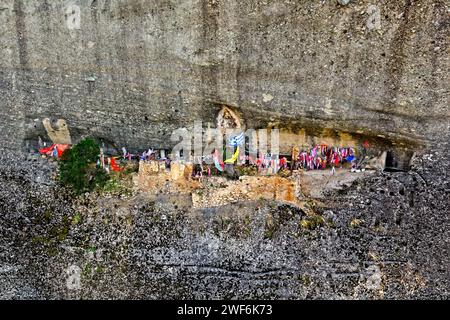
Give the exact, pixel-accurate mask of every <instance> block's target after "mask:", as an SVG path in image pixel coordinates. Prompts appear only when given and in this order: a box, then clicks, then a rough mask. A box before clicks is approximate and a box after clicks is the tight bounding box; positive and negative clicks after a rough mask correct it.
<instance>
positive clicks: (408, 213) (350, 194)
mask: <svg viewBox="0 0 450 320" xmlns="http://www.w3.org/2000/svg"><path fill="white" fill-rule="evenodd" d="M11 156H12V158H10V159H9V161H12V159H16V155H11ZM14 161H15V160H14ZM1 163H2V166H1V175H0V177H1V178H0V179H1V181H0V182H1V184H2V185H3V186H4V187H2V189H1V190H0V200H1V201H0V212H1V213H2V214H1V215H0V236H1V239H2V242H1V246H2V248H1V249H2V250H1V255H0V270H1V272H0V288H1V290H0V296H1V297H4V298H84V299H87V298H180V299H181V298H283V299H287V298H336V299H341V298H350V299H353V298H358V299H366V298H367V299H373V298H375V299H378V298H385V299H388V298H408V299H409V298H449V297H450V283H449V279H450V277H449V276H450V270H449V265H450V264H449V262H450V261H449V254H448V251H449V248H450V246H449V236H450V234H449V230H450V228H449V226H450V221H449V214H448V207H449V205H450V201H449V199H450V197H449V192H450V184H449V177H448V172H449V170H448V169H449V164H448V161H447V159H446V156H445V154H444V153H443V152H441V151H437V152H432V153H430V154H425V155H423V156H421V157H417V158H415V159H414V165H413V169H412V170H411V171H410V172H398V173H379V174H376V175H373V176H371V177H370V178H367V179H365V180H356V181H354V182H353V183H352V185H350V186H348V188H346V189H344V190H340V191H337V192H336V194H330V195H329V199H330V200H329V201H326V202H325V203H324V205H322V206H315V205H314V203H312V204H311V206H310V211H311V212H314V213H315V214H314V215H311V212H309V213H308V214H306V213H305V212H303V211H302V210H300V209H298V208H296V207H292V206H289V205H286V204H282V203H277V202H270V201H256V202H241V203H234V204H230V205H225V206H221V207H215V208H210V209H208V208H207V209H201V210H198V209H197V210H196V209H192V208H190V207H189V205H183V199H178V198H176V197H172V198H170V197H159V198H154V197H153V198H148V197H146V196H145V195H144V194H136V195H132V196H123V197H117V196H108V195H101V196H99V195H96V194H92V195H84V196H81V197H80V198H76V199H75V198H73V197H72V196H70V194H68V193H67V192H66V191H65V190H62V189H60V188H59V187H58V186H56V185H54V184H52V185H49V186H45V185H44V186H43V185H42V184H41V183H38V182H35V181H36V179H35V176H36V175H42V174H44V175H45V179H46V180H47V179H50V178H49V176H50V174H51V171H48V172H43V171H42V170H40V169H39V168H40V164H39V163H38V162H31V163H30V164H29V167H28V169H27V170H22V171H15V170H12V169H11V167H12V166H6V165H5V164H6V163H8V159H5V157H4V156H3V159H2V162H1ZM18 177H21V178H18Z"/></svg>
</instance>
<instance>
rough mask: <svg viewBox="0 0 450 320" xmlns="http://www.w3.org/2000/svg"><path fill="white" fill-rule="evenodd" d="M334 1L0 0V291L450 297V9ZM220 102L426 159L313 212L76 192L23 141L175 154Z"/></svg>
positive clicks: (245, 119)
mask: <svg viewBox="0 0 450 320" xmlns="http://www.w3.org/2000/svg"><path fill="white" fill-rule="evenodd" d="M339 2H340V3H338V1H291V0H276V1H259V0H239V1H238V0H225V1H218V0H185V1H169V0H157V1H150V0H127V1H111V0H94V1H74V2H70V3H69V2H67V1H48V0H44V1H26V0H2V1H0V25H1V26H2V32H1V33H0V140H1V148H2V149H1V150H0V151H1V152H0V184H1V186H2V187H1V188H0V249H1V250H0V298H21V299H24V298H83V299H88V298H145V299H151V298H180V299H183V298H284V299H287V298H311V299H313V298H336V299H338V298H363V299H364V298H369V299H372V298H385V299H389V298H408V299H409V298H443V299H448V298H449V297H450V283H449V279H450V270H449V266H450V263H449V257H448V250H449V243H448V239H449V238H450V237H449V236H450V234H449V230H450V228H449V215H448V207H449V205H450V203H449V199H450V197H449V190H450V186H449V181H450V179H449V177H448V172H449V169H450V164H449V160H448V157H447V155H448V148H449V147H450V146H449V145H448V141H449V137H450V135H449V131H450V130H449V128H450V121H449V117H450V113H449V108H448V83H449V79H448V72H447V70H448V69H449V55H448V40H449V39H448V36H447V35H448V32H449V17H448V10H449V8H448V4H447V3H445V2H444V1H441V0H432V1H420V0H417V1H412V0H401V1H377V2H376V3H375V4H374V2H373V1H368V0H367V1H366V0H362V1H339ZM344 2H345V3H344ZM224 107H226V108H227V109H228V110H230V112H232V114H233V115H236V116H238V117H239V119H238V120H239V125H242V126H243V127H244V126H245V127H247V128H266V127H270V128H273V127H275V128H280V129H282V130H281V133H282V134H283V135H284V136H286V137H288V138H287V139H288V140H289V139H293V140H297V139H298V137H299V136H302V137H306V138H305V139H307V140H308V141H309V140H312V141H316V140H321V139H332V140H333V141H341V140H342V141H344V140H345V141H357V140H359V139H363V138H364V139H366V138H367V139H371V143H372V140H373V142H374V143H376V144H377V145H378V146H380V148H379V149H384V150H386V151H390V153H389V152H388V153H387V154H386V162H389V163H390V164H392V165H393V166H394V167H395V166H396V163H397V162H398V163H400V166H401V167H404V168H406V167H408V168H407V169H409V160H410V159H411V157H412V167H411V170H410V171H406V172H378V173H377V174H375V175H374V176H371V177H369V178H367V179H365V180H359V179H358V180H356V181H353V182H351V183H350V182H349V183H348V184H347V185H345V186H343V187H342V188H340V189H341V190H338V191H330V192H329V193H328V194H327V195H325V199H326V201H323V203H316V202H310V203H309V204H308V207H307V208H305V210H300V209H299V208H297V207H292V206H289V205H286V204H281V203H278V202H273V201H267V200H260V201H250V202H249V201H247V202H237V203H233V204H228V205H221V206H218V207H215V208H202V209H192V208H191V207H192V202H190V200H189V199H188V198H185V197H183V195H178V196H177V195H165V194H161V195H156V196H154V197H147V196H145V195H143V194H140V195H139V194H131V195H129V194H118V195H110V194H86V195H82V196H81V197H74V196H73V195H72V194H71V193H70V192H69V191H67V190H65V189H63V188H61V187H60V186H58V184H57V183H56V182H55V180H54V178H55V173H56V168H55V166H54V164H53V163H48V162H45V161H43V160H42V159H41V158H39V157H32V156H29V154H30V153H29V151H30V149H35V147H36V146H35V144H36V142H37V141H38V137H39V136H40V137H42V138H43V139H51V137H49V136H48V135H47V131H48V132H50V133H51V134H52V135H53V137H54V138H58V139H59V138H61V136H59V134H61V135H62V137H63V138H64V139H68V138H70V140H71V142H74V143H76V142H78V141H79V140H80V138H81V137H84V136H94V137H96V138H99V139H102V140H103V141H104V142H105V143H106V144H107V145H108V146H109V145H116V146H118V147H121V146H126V147H127V148H128V149H129V150H130V151H135V150H144V149H146V148H148V147H149V146H151V147H155V148H163V149H169V148H171V147H172V146H173V144H174V142H173V141H170V139H169V138H170V135H171V133H172V131H173V130H174V129H177V128H180V127H190V126H192V125H193V121H195V120H202V121H203V122H204V123H205V126H206V123H208V122H209V123H211V124H213V126H214V124H215V123H216V124H219V121H218V117H217V116H218V114H219V115H220V111H221V110H226V109H224ZM229 114H231V113H229ZM222 115H224V114H222ZM47 118H48V119H49V121H45V123H46V127H45V126H44V124H43V120H44V119H47ZM219 118H220V117H219ZM224 118H225V119H224ZM231 118H232V119H231V120H233V121H231V122H233V123H234V125H236V126H237V122H238V120H236V119H234V118H233V117H231ZM229 119H230V117H228V116H227V117H224V116H223V117H222V120H223V121H220V123H225V122H227V123H228V122H229ZM58 124H61V126H59V125H58ZM62 124H66V127H64V128H62ZM46 128H47V129H48V130H46ZM289 137H291V138H289ZM133 149H135V150H133ZM390 149H395V150H390ZM396 155H398V156H396ZM397 158H400V160H399V161H398V159H397ZM405 163H408V166H407V165H405ZM306 209H307V210H306Z"/></svg>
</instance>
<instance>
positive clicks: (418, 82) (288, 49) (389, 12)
mask: <svg viewBox="0 0 450 320" xmlns="http://www.w3.org/2000/svg"><path fill="white" fill-rule="evenodd" d="M372 4H373V2H372V1H366V0H364V1H354V2H350V3H348V4H347V5H345V6H343V5H340V4H338V3H337V1H309V2H301V1H292V0H277V1H270V2H268V1H259V0H244V1H237V0H226V1H216V0H186V1H168V0H158V1H150V0H128V1H110V0H96V1H87V0H86V1H84V0H83V1H78V2H74V3H71V2H66V1H63V2H54V1H24V0H2V1H1V2H0V24H1V26H2V32H1V34H0V41H1V43H2V46H1V47H0V66H1V73H0V98H1V103H2V108H1V111H0V112H1V114H0V115H1V118H0V119H1V120H0V121H1V123H0V124H1V128H2V130H1V138H2V144H3V145H6V146H11V147H14V148H20V147H22V146H23V145H24V144H26V142H32V141H36V140H37V136H38V135H41V136H42V137H44V136H46V134H45V129H44V127H43V125H42V123H41V122H42V120H43V119H45V118H51V119H53V121H56V120H57V119H65V120H66V122H67V125H68V126H69V129H70V132H71V136H72V138H73V140H74V142H76V141H78V139H79V138H80V137H81V136H85V135H93V136H97V137H100V138H103V139H105V141H111V142H114V143H116V144H117V145H118V146H123V145H125V146H128V147H130V148H131V147H134V148H143V147H144V146H148V145H152V146H158V147H167V143H168V141H169V137H170V134H171V132H172V130H173V129H175V128H179V127H181V126H191V125H192V124H193V120H203V121H204V122H212V123H214V122H215V118H216V115H217V113H218V112H219V110H220V109H221V106H222V105H223V104H225V105H229V106H231V107H233V108H234V109H236V110H237V111H238V112H239V113H240V114H241V115H242V118H243V121H244V122H245V124H246V125H247V126H248V127H265V126H267V125H275V126H279V127H289V128H291V129H292V130H293V131H296V130H297V129H299V128H306V129H308V130H310V131H312V132H315V131H317V132H321V131H322V130H323V129H325V128H329V129H336V130H339V131H347V132H350V133H356V132H362V133H364V134H366V135H368V136H377V135H382V136H384V137H386V138H387V139H390V140H395V141H396V140H404V139H406V140H408V141H409V144H410V143H411V142H416V143H424V142H438V141H443V140H445V139H446V138H447V136H446V135H445V133H447V132H448V131H449V117H450V113H449V109H448V83H449V78H448V72H447V70H448V69H449V66H450V62H449V54H448V53H449V52H448V48H449V47H448V41H449V38H448V32H449V29H448V28H449V27H448V26H449V20H448V19H449V18H448V10H449V8H448V4H446V3H445V2H444V1H440V0H439V1H438V0H436V1H410V0H402V1H379V2H377V5H376V6H375V7H374V6H373V5H372ZM78 14H79V15H78Z"/></svg>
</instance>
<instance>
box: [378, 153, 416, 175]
mask: <svg viewBox="0 0 450 320" xmlns="http://www.w3.org/2000/svg"><path fill="white" fill-rule="evenodd" d="M411 158H412V152H411V151H403V150H390V151H388V152H387V154H386V164H385V168H384V171H386V172H406V171H409V170H410V161H411Z"/></svg>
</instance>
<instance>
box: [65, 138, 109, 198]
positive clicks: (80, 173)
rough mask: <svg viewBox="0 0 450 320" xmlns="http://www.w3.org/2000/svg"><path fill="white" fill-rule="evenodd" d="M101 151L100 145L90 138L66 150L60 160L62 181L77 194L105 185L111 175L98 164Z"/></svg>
mask: <svg viewBox="0 0 450 320" xmlns="http://www.w3.org/2000/svg"><path fill="white" fill-rule="evenodd" d="M99 153H100V147H99V145H98V144H97V143H96V142H95V141H94V140H92V139H89V138H87V139H84V140H82V141H80V142H79V143H78V144H76V145H74V146H73V147H72V148H71V149H67V150H66V151H64V153H63V154H62V156H61V161H60V162H59V180H60V182H61V183H62V184H63V185H65V186H68V187H71V188H72V189H73V190H74V191H75V193H77V194H81V193H83V192H87V191H91V190H93V189H94V188H95V187H96V186H104V185H105V183H106V182H107V181H108V179H109V177H108V175H107V174H106V173H105V172H104V171H103V170H102V169H101V168H97V166H96V162H97V159H98V156H99Z"/></svg>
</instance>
